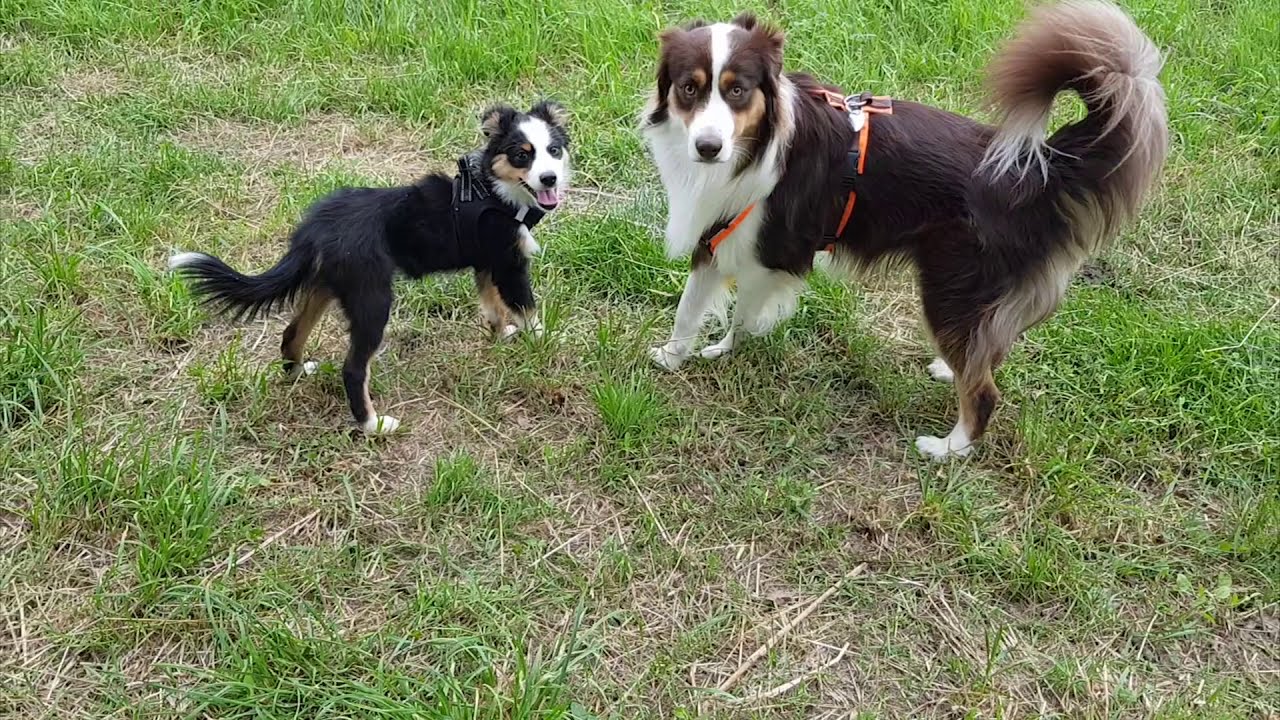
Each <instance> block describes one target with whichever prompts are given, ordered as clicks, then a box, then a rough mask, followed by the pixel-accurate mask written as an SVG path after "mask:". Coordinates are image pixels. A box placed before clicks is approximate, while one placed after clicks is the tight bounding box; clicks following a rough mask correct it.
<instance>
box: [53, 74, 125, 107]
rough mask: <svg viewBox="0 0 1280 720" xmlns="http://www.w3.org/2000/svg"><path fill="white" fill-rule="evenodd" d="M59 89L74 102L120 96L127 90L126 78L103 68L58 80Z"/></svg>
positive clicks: (65, 76)
mask: <svg viewBox="0 0 1280 720" xmlns="http://www.w3.org/2000/svg"><path fill="white" fill-rule="evenodd" d="M58 87H59V88H61V89H62V92H64V93H66V95H67V97H69V98H71V99H72V100H86V99H89V98H95V97H111V96H113V95H119V94H120V93H121V92H123V91H124V90H125V88H126V81H125V78H124V77H122V76H121V75H120V74H119V73H116V72H113V71H111V70H105V69H103V68H91V69H83V70H76V71H72V72H69V73H67V74H65V75H63V76H62V78H61V79H60V80H58Z"/></svg>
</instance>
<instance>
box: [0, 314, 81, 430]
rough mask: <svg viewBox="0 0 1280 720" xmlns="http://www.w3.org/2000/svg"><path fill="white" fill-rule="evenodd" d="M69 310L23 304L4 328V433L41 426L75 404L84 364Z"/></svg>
mask: <svg viewBox="0 0 1280 720" xmlns="http://www.w3.org/2000/svg"><path fill="white" fill-rule="evenodd" d="M71 313H72V311H70V310H69V309H63V308H62V307H60V306H59V307H57V308H56V309H49V308H47V307H46V306H44V305H43V304H36V303H34V302H32V301H30V300H20V301H19V302H18V303H17V304H16V305H15V306H11V307H10V308H9V309H8V310H6V311H4V316H3V318H0V319H2V322H0V348H2V351H0V430H4V431H6V432H7V431H9V430H11V429H13V428H16V427H18V426H19V425H23V424H25V423H27V422H32V421H37V422H38V421H39V420H41V419H43V418H44V417H45V415H46V414H48V413H50V412H52V411H54V410H55V409H57V408H58V406H59V405H61V404H63V403H65V402H68V401H69V400H71V399H72V397H73V394H74V392H75V387H76V375H77V374H78V372H79V370H80V367H81V363H82V362H83V360H84V347H83V344H82V342H83V339H82V336H81V335H80V334H79V332H77V331H76V330H75V328H74V325H75V321H74V316H73V315H72V314H71Z"/></svg>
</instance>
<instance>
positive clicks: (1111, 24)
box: [979, 0, 1169, 253]
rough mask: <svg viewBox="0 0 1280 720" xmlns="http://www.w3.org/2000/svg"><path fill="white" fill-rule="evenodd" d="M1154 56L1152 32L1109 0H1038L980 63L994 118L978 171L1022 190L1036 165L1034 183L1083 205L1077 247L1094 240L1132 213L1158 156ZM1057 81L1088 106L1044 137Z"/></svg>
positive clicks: (1157, 64) (1163, 121) (1159, 163)
mask: <svg viewBox="0 0 1280 720" xmlns="http://www.w3.org/2000/svg"><path fill="white" fill-rule="evenodd" d="M1161 65H1162V61H1161V58H1160V53H1159V51H1158V50H1157V49H1156V47H1155V45H1154V44H1152V42H1151V40H1150V39H1148V38H1147V36H1146V35H1145V34H1143V32H1142V30H1140V29H1139V28H1138V26H1137V25H1135V24H1134V22H1133V20H1132V19H1130V17H1129V16H1128V15H1126V14H1125V12H1124V11H1123V10H1121V9H1119V8H1118V7H1116V6H1115V5H1112V4H1111V3H1110V2H1105V1H1103V0H1066V1H1065V2H1060V3H1058V4H1055V5H1049V6H1044V7H1040V8H1037V9H1036V10H1035V11H1033V12H1032V14H1031V16H1030V17H1029V18H1028V19H1027V20H1026V21H1024V23H1023V24H1022V27H1021V28H1020V29H1019V31H1018V32H1017V34H1016V35H1015V37H1014V39H1013V40H1012V41H1011V42H1010V43H1009V44H1008V45H1006V46H1005V48H1004V49H1003V50H1002V51H1001V52H1000V53H999V54H998V55H997V56H996V57H995V58H994V59H993V61H992V63H991V65H990V67H989V68H988V85H989V87H990V93H991V100H992V103H993V104H994V105H995V107H996V110H997V112H998V114H999V117H1000V122H999V127H998V129H997V132H996V135H995V137H994V139H993V140H992V142H991V144H990V145H989V146H988V147H987V151H986V155H985V157H984V158H983V163H982V166H981V167H980V169H979V173H980V174H983V173H985V174H986V175H987V177H986V180H987V181H989V182H993V183H995V184H998V185H1004V184H1005V183H1008V182H1009V181H1010V180H1014V181H1015V185H1017V186H1020V187H1016V188H1011V189H1012V190H1013V191H1014V195H1015V196H1021V198H1022V199H1023V200H1031V199H1034V196H1036V195H1037V194H1038V193H1037V192H1034V191H1032V190H1030V188H1029V187H1028V184H1027V183H1026V181H1027V180H1028V179H1029V178H1027V175H1028V174H1030V173H1031V171H1032V170H1035V171H1036V172H1037V174H1038V176H1039V177H1038V178H1036V179H1038V180H1040V181H1042V183H1043V184H1042V185H1041V186H1040V188H1041V190H1044V191H1049V192H1057V193H1061V194H1063V195H1064V196H1065V197H1064V199H1071V200H1074V201H1075V204H1076V205H1077V206H1089V207H1088V212H1090V213H1091V214H1092V215H1094V217H1092V218H1090V219H1091V220H1092V222H1090V223H1089V225H1090V226H1091V228H1090V232H1089V233H1088V235H1089V236H1090V237H1088V238H1083V237H1080V238H1076V239H1077V240H1078V241H1080V244H1081V245H1082V246H1083V247H1080V248H1079V249H1080V250H1082V251H1084V252H1086V253H1088V252H1092V251H1094V250H1097V249H1098V246H1099V245H1101V244H1103V243H1105V242H1107V241H1109V240H1110V239H1111V237H1112V236H1113V235H1114V234H1115V231H1116V229H1117V226H1118V225H1119V224H1121V223H1123V222H1126V221H1128V220H1130V219H1132V218H1133V216H1134V215H1136V214H1137V211H1138V208H1139V207H1140V206H1141V204H1142V201H1143V200H1144V199H1145V196H1146V194H1147V191H1148V190H1149V189H1150V187H1151V185H1152V183H1153V182H1154V180H1155V179H1156V177H1157V176H1158V175H1159V172H1160V170H1161V168H1162V167H1163V165H1164V160H1165V156H1166V154H1167V152H1168V142H1169V131H1168V121H1167V117H1166V112H1165V96H1164V89H1163V88H1162V87H1161V86H1160V81H1159V79H1158V75H1159V73H1160V69H1161ZM1064 90H1072V91H1074V92H1075V93H1077V94H1078V95H1079V96H1080V98H1081V100H1083V101H1084V104H1085V107H1086V109H1087V111H1088V112H1087V115H1086V116H1085V118H1084V119H1083V120H1081V121H1079V122H1077V123H1073V124H1071V125H1067V126H1065V127H1063V128H1061V129H1060V130H1058V132H1056V133H1054V135H1053V136H1052V137H1050V138H1048V139H1047V140H1046V139H1045V127H1046V125H1047V123H1048V121H1049V115H1050V112H1051V110H1052V108H1053V101H1054V98H1055V97H1056V96H1057V95H1058V93H1059V92H1062V91H1064ZM1005 187H1008V185H1005ZM1031 187H1034V186H1031ZM1028 196H1030V197H1028ZM1080 209H1081V208H1079V207H1077V211H1079V210H1080ZM1064 210H1065V208H1064ZM1072 219H1074V220H1082V219H1083V218H1072Z"/></svg>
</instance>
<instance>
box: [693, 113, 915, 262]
mask: <svg viewBox="0 0 1280 720" xmlns="http://www.w3.org/2000/svg"><path fill="white" fill-rule="evenodd" d="M812 94H813V95H814V96H815V97H817V98H819V99H821V100H823V101H825V102H826V103H827V104H828V105H830V106H831V107H833V108H835V109H836V110H839V111H841V112H843V113H847V114H848V115H849V124H850V125H851V126H852V127H853V129H854V130H855V131H856V132H857V133H858V140H857V142H856V144H855V145H854V146H853V147H852V148H850V149H849V157H848V159H849V166H848V169H847V170H846V172H845V175H844V177H842V178H841V180H840V186H841V187H842V188H847V189H848V191H849V196H848V198H847V199H846V200H845V203H844V211H843V212H841V213H840V223H839V225H837V226H836V232H835V234H834V235H828V236H826V238H825V239H827V240H829V241H830V242H829V243H828V244H827V247H826V251H827V252H834V251H835V248H836V241H838V240H839V239H840V238H841V237H843V236H844V231H845V229H846V228H847V227H848V226H849V219H850V218H851V217H853V206H854V205H855V204H856V203H857V200H858V193H857V189H856V188H857V176H859V175H861V174H862V172H863V170H864V169H865V168H866V164H867V144H868V142H869V140H870V136H871V116H872V115H892V114H893V99H892V98H889V97H887V96H880V95H872V94H871V93H866V92H864V93H862V94H860V95H841V94H840V93H838V92H835V91H832V90H828V89H826V88H816V89H814V90H813V91H812ZM755 206H756V204H755V203H751V204H750V205H748V206H747V207H746V209H745V210H743V211H742V212H740V213H738V215H737V216H736V217H734V219H733V220H732V221H731V222H730V223H729V224H728V225H727V226H725V227H724V229H722V230H721V231H720V232H718V233H716V234H715V235H713V236H712V237H711V240H710V241H708V243H707V244H708V246H709V247H710V248H711V253H712V254H713V255H714V254H715V252H716V248H718V247H719V246H720V243H722V242H724V241H725V239H726V238H728V237H729V236H730V235H732V234H733V231H734V230H737V229H738V226H739V225H741V224H742V221H743V220H746V219H747V216H748V215H750V214H751V211H752V210H754V209H755Z"/></svg>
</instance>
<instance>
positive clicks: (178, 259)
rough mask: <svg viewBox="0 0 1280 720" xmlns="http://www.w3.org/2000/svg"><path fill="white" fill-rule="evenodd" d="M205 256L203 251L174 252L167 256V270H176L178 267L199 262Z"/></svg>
mask: <svg viewBox="0 0 1280 720" xmlns="http://www.w3.org/2000/svg"><path fill="white" fill-rule="evenodd" d="M205 257H207V256H206V255H205V254H204V253H198V252H174V253H173V254H172V255H170V256H169V270H177V269H178V268H180V267H183V266H186V265H191V264H193V263H196V262H199V261H201V260H203V259H204V258H205Z"/></svg>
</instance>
